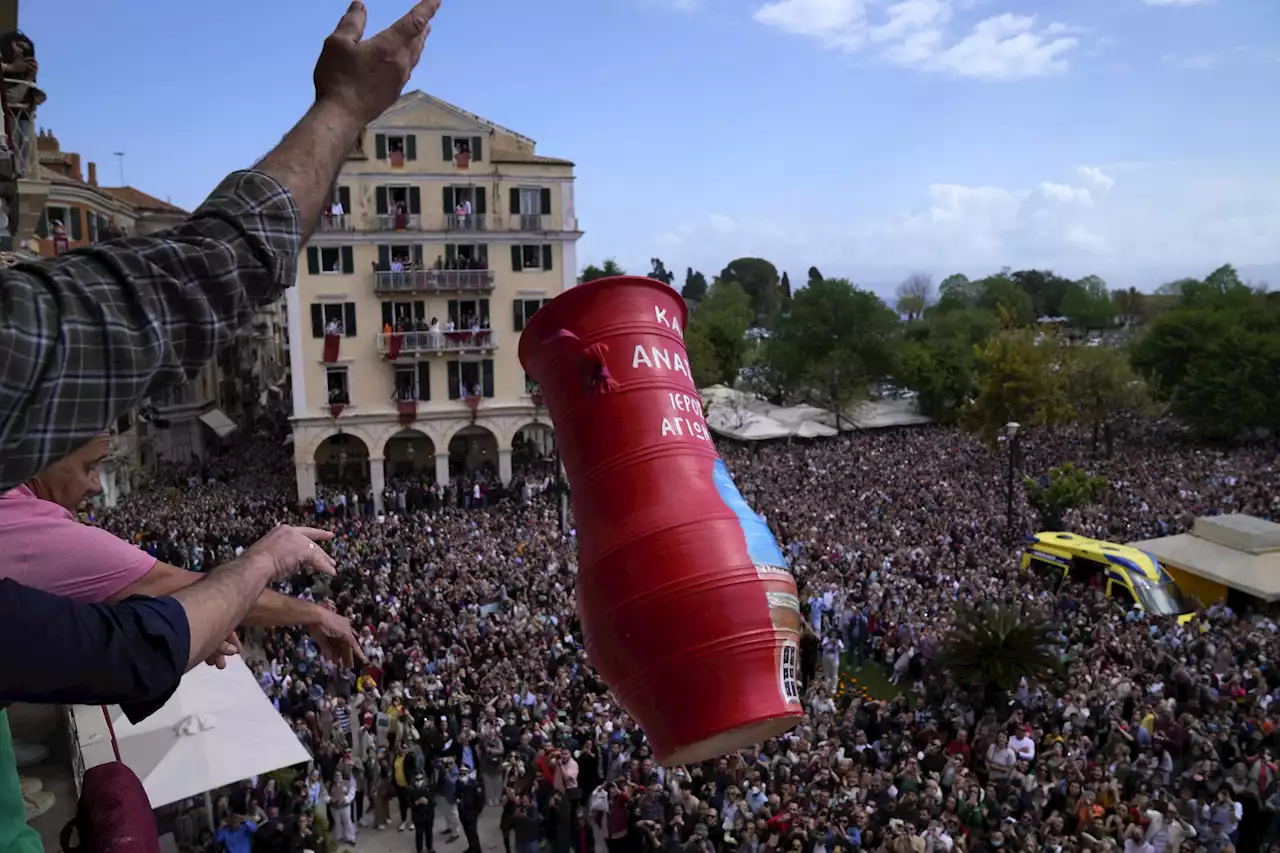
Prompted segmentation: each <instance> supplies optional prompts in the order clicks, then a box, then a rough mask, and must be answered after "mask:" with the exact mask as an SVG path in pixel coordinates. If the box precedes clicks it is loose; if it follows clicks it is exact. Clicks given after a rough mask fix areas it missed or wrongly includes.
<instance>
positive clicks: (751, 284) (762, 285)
mask: <svg viewBox="0 0 1280 853" xmlns="http://www.w3.org/2000/svg"><path fill="white" fill-rule="evenodd" d="M717 280H718V281H736V282H737V283H738V284H739V285H740V286H741V287H742V289H743V290H744V291H745V292H746V294H747V296H749V297H750V298H751V309H752V310H753V311H754V312H755V323H757V324H759V323H764V322H765V321H767V320H768V319H769V318H770V317H772V316H773V315H774V314H776V313H777V311H778V309H779V308H780V307H781V306H782V286H781V282H780V280H779V278H778V268H777V267H775V266H774V265H773V264H771V263H769V262H768V261H766V260H764V259H763V258H737V259H736V260H732V261H730V262H729V264H728V266H726V267H725V268H724V269H723V270H721V271H720V276H719V278H718V279H717Z"/></svg>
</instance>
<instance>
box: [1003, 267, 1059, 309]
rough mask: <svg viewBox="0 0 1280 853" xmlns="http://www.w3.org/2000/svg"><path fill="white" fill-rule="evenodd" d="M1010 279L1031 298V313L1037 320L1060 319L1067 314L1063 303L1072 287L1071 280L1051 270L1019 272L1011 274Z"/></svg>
mask: <svg viewBox="0 0 1280 853" xmlns="http://www.w3.org/2000/svg"><path fill="white" fill-rule="evenodd" d="M1009 278H1010V279H1012V280H1013V282H1014V283H1015V284H1017V285H1018V287H1020V288H1021V289H1022V291H1023V293H1025V294H1027V296H1028V297H1030V298H1031V313H1032V314H1033V316H1035V317H1036V318H1040V317H1060V316H1062V315H1063V314H1064V313H1066V312H1065V311H1064V310H1063V306H1062V301H1063V300H1064V299H1066V296H1067V290H1068V289H1069V288H1070V287H1071V281H1070V280H1069V279H1065V278H1063V277H1062V276H1060V275H1054V274H1053V273H1052V272H1050V271H1049V270H1018V271H1017V272H1012V273H1009Z"/></svg>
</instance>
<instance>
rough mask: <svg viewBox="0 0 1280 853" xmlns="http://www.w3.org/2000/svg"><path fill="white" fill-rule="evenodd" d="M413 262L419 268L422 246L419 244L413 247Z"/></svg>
mask: <svg viewBox="0 0 1280 853" xmlns="http://www.w3.org/2000/svg"><path fill="white" fill-rule="evenodd" d="M413 262H414V263H415V264H418V265H419V266H421V265H422V244H421V243H417V244H415V245H414V247H413Z"/></svg>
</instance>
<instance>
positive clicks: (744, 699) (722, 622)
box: [520, 276, 803, 766]
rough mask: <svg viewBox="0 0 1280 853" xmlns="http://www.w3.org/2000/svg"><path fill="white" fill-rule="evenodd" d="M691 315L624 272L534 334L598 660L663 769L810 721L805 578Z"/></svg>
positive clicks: (569, 298)
mask: <svg viewBox="0 0 1280 853" xmlns="http://www.w3.org/2000/svg"><path fill="white" fill-rule="evenodd" d="M687 317H688V310H687V309H686V307H685V304H684V300H683V299H681V298H680V296H679V294H678V293H677V292H676V291H675V290H674V289H672V288H670V287H667V286H666V285H663V284H660V283H658V282H655V281H651V280H649V279H643V278H636V277H627V276H623V277H619V278H610V279H602V280H600V281H595V282H592V283H590V284H584V285H581V286H579V287H575V288H573V289H571V290H569V291H567V292H565V293H564V294H562V295H561V296H559V297H557V298H556V299H554V300H552V301H551V303H550V304H549V305H547V306H545V307H544V308H542V309H541V310H540V311H538V313H537V314H535V315H534V316H533V318H532V319H531V320H530V322H529V325H528V326H527V327H526V328H525V330H524V334H523V335H522V337H521V339H520V362H521V364H523V366H524V369H525V370H526V371H527V372H528V373H529V375H530V377H531V378H532V379H533V380H534V381H535V382H537V383H538V388H539V390H540V391H541V392H542V395H543V397H544V402H545V404H546V406H547V411H548V413H549V414H550V416H551V420H552V422H553V424H554V426H555V430H556V437H557V440H558V443H559V447H560V454H561V459H562V460H563V463H564V468H565V472H566V474H567V476H568V479H569V483H570V485H571V487H572V489H573V505H574V514H575V516H576V518H577V522H578V551H579V555H580V556H579V560H580V568H579V571H578V578H577V596H578V615H579V618H580V619H581V621H582V627H583V633H584V639H585V643H586V649H587V656H588V658H589V659H590V661H591V663H592V665H593V666H595V668H596V669H597V670H598V671H599V672H600V674H601V675H602V676H603V677H604V680H605V682H606V683H607V684H608V685H609V687H610V688H611V689H612V690H613V693H614V695H615V696H617V697H618V699H619V701H620V702H621V703H622V706H623V707H624V708H625V709H626V710H627V712H628V713H630V714H631V716H632V717H634V718H635V719H636V721H637V722H638V723H639V724H640V725H641V727H642V728H643V729H644V731H645V733H646V734H647V735H648V737H649V739H650V741H651V743H652V745H653V751H654V758H655V760H656V761H657V762H658V763H660V764H663V765H666V766H671V765H677V764H691V763H695V762H699V761H703V760H705V759H708V758H713V757H715V756H718V755H722V754H724V753H726V752H732V751H733V750H736V749H739V748H742V747H745V746H748V745H750V744H755V743H759V742H760V741H762V740H765V739H766V738H769V737H773V736H775V735H777V734H780V733H781V732H784V731H786V730H787V729H790V728H791V727H792V726H794V725H795V724H796V722H797V721H798V720H799V719H800V718H801V716H802V713H803V712H802V710H801V706H800V688H801V685H800V683H799V679H800V676H799V656H800V628H801V616H800V603H799V597H798V596H797V594H796V585H795V580H794V578H793V577H792V576H791V573H790V572H789V571H788V569H787V563H786V560H785V558H784V557H783V555H782V552H781V550H780V549H779V548H778V545H777V543H776V542H775V540H774V538H773V534H772V533H770V532H769V528H768V526H767V525H766V524H765V522H764V520H763V519H762V518H761V517H760V516H758V515H756V514H755V512H753V511H752V510H751V509H750V508H749V507H748V505H747V502H746V501H745V500H744V499H743V497H742V495H741V494H740V493H739V492H738V490H737V487H736V486H735V485H734V483H733V477H732V475H731V474H730V473H729V470H728V468H726V467H725V464H724V462H723V461H721V459H720V456H719V454H718V453H717V452H716V449H715V445H714V444H713V443H712V440H711V433H710V430H709V429H708V427H707V423H706V421H705V420H704V419H703V415H702V405H701V400H700V398H699V396H698V391H697V388H696V387H695V386H694V383H693V378H692V374H691V372H690V369H689V357H688V354H687V352H686V350H685V345H684V336H683V330H684V327H685V322H686V320H687ZM605 472H607V475H606V473H605Z"/></svg>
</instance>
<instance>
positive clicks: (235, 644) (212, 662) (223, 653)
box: [205, 631, 244, 669]
mask: <svg viewBox="0 0 1280 853" xmlns="http://www.w3.org/2000/svg"><path fill="white" fill-rule="evenodd" d="M243 653H244V647H243V646H241V645H240V635H239V634H237V633H236V632H235V631H232V632H231V633H230V634H228V635H227V639H226V640H225V641H224V642H223V644H222V647H221V648H219V649H218V651H216V652H214V653H213V654H211V655H209V657H208V659H207V660H205V663H207V664H208V665H209V666H216V667H217V668H218V669H226V668H227V658H229V657H231V656H232V655H239V654H243Z"/></svg>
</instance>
